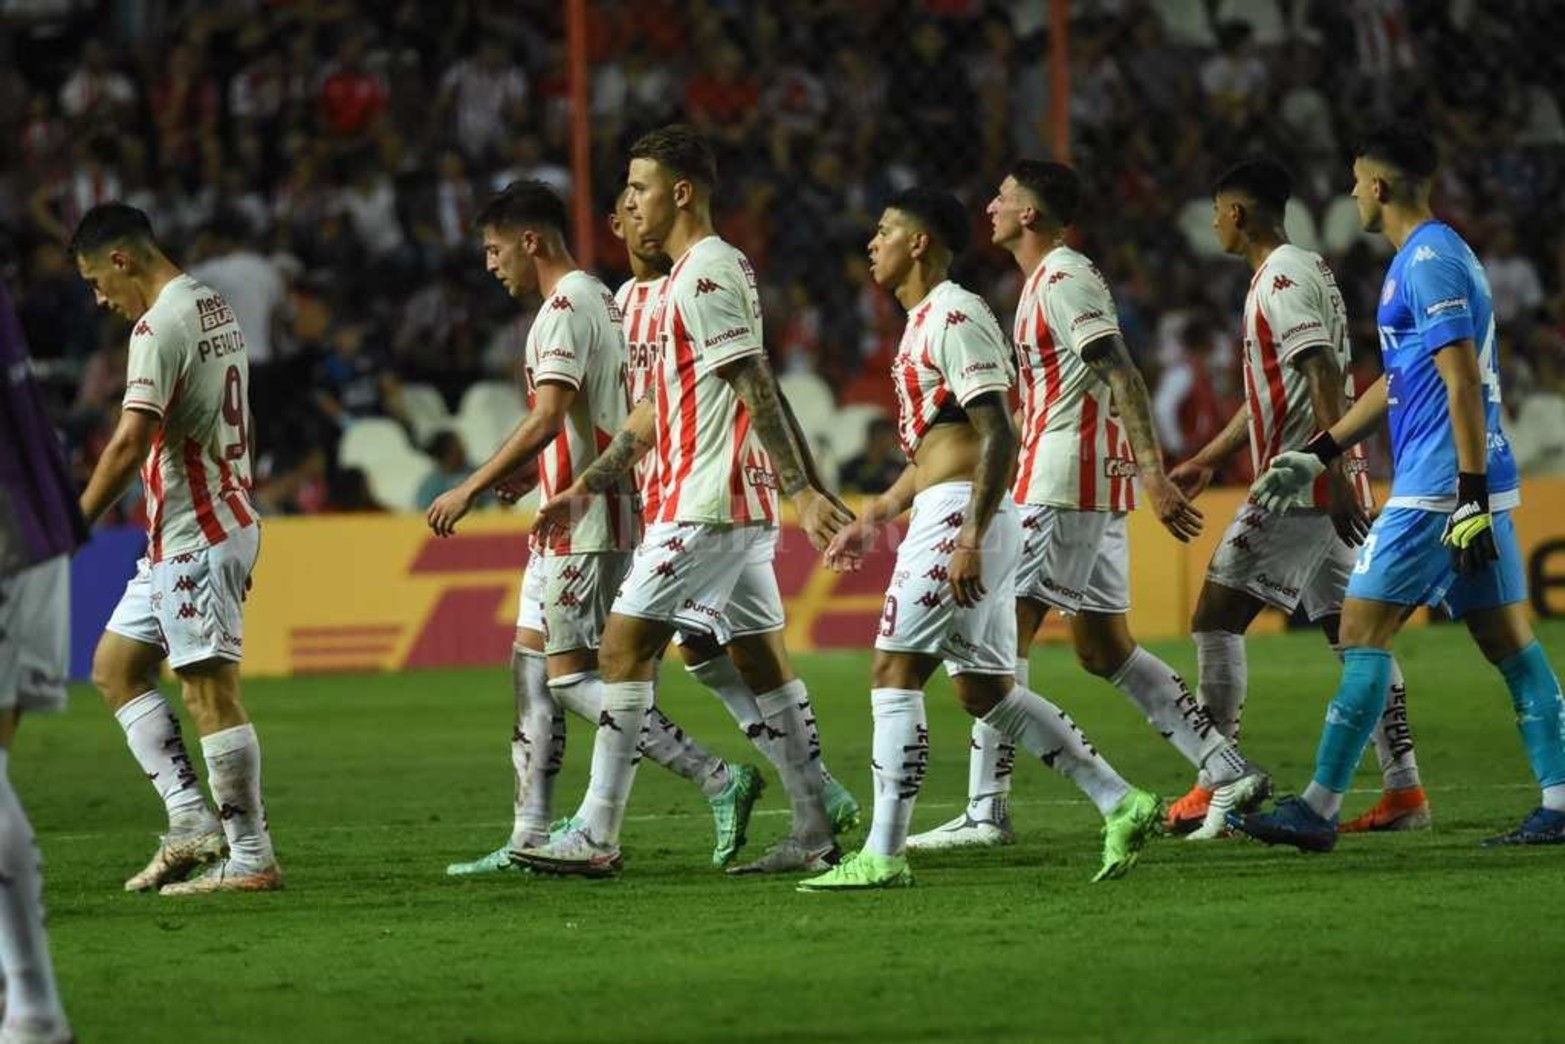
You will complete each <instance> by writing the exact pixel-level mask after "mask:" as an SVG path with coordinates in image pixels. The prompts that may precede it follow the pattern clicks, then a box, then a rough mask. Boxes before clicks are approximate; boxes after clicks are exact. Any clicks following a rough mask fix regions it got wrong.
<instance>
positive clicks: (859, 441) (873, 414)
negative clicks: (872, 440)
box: [826, 402, 886, 463]
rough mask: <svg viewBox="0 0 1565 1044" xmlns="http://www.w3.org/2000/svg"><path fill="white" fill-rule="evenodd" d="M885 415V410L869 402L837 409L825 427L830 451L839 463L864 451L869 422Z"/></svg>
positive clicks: (867, 438) (867, 437) (867, 439)
mask: <svg viewBox="0 0 1565 1044" xmlns="http://www.w3.org/2000/svg"><path fill="white" fill-rule="evenodd" d="M884 416H886V411H885V410H883V409H881V408H880V407H879V406H875V405H873V404H871V403H863V402H861V403H854V404H852V405H850V406H844V407H842V408H841V409H839V410H838V411H837V413H836V416H834V417H833V418H832V422H831V424H830V426H828V428H827V429H826V435H827V439H828V441H829V443H830V445H831V451H832V453H833V455H834V456H836V458H837V460H838V462H839V463H841V462H843V461H848V460H852V459H853V458H854V457H856V456H858V455H859V454H860V453H862V452H864V445H865V443H867V442H868V441H869V422H870V421H872V420H875V419H876V418H878V417H884Z"/></svg>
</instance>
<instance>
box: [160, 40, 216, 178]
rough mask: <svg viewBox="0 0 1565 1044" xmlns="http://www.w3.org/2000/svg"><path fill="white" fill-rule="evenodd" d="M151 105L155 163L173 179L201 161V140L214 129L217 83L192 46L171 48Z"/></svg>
mask: <svg viewBox="0 0 1565 1044" xmlns="http://www.w3.org/2000/svg"><path fill="white" fill-rule="evenodd" d="M151 102H152V113H153V120H154V122H155V123H156V125H157V132H158V139H157V140H158V162H159V163H160V165H161V166H162V169H163V170H164V171H165V172H167V173H168V174H169V176H171V177H172V176H174V175H175V174H176V172H178V171H179V170H181V169H182V168H188V167H190V166H193V165H194V164H195V163H196V162H197V161H198V160H199V159H200V156H199V155H198V151H197V146H198V144H199V142H200V140H201V138H202V137H204V136H205V135H207V134H209V133H211V132H212V131H214V130H216V129H217V113H218V92H217V84H216V82H215V81H214V80H213V79H212V77H211V76H210V75H209V74H208V73H207V71H206V69H205V68H204V67H203V58H202V55H201V54H200V53H199V52H198V51H197V50H196V49H195V47H194V46H192V45H191V44H189V43H186V42H183V41H181V42H180V43H176V44H175V45H174V48H173V50H171V51H170V52H169V55H168V62H167V69H166V71H165V72H164V74H163V75H162V76H161V77H160V78H159V79H158V80H157V81H156V82H155V83H154V84H153V85H152V91H151Z"/></svg>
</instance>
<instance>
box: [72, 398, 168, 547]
mask: <svg viewBox="0 0 1565 1044" xmlns="http://www.w3.org/2000/svg"><path fill="white" fill-rule="evenodd" d="M162 426H163V420H162V418H160V417H157V416H155V415H153V414H151V413H148V412H146V411H145V410H138V409H127V410H121V411H120V419H119V423H118V424H116V425H115V427H114V434H113V435H112V436H110V438H109V444H108V445H107V446H105V447H104V448H103V453H102V454H101V455H100V456H99V457H98V466H97V467H95V468H93V469H92V478H91V479H89V480H88V482H87V488H86V489H85V490H83V491H82V496H81V512H82V515H83V517H85V518H86V519H87V524H88V525H92V524H93V523H94V522H96V521H97V520H98V518H99V516H101V515H102V514H103V513H104V512H105V511H107V510H109V508H110V507H111V506H112V505H113V504H114V503H115V502H117V501H118V500H119V499H120V497H122V496H124V495H125V491H126V490H127V489H129V488H130V483H131V479H133V478H135V477H136V473H137V472H138V471H140V470H141V465H142V464H143V463H144V462H145V461H146V459H147V454H148V453H149V452H151V450H152V441H153V439H155V438H156V437H157V434H158V429H159V428H160V427H162Z"/></svg>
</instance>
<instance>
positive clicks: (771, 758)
mask: <svg viewBox="0 0 1565 1044" xmlns="http://www.w3.org/2000/svg"><path fill="white" fill-rule="evenodd" d="M685 670H686V671H688V672H689V673H690V676H691V677H692V678H694V679H695V680H696V681H698V682H700V683H701V684H702V685H704V686H706V688H707V689H709V690H710V691H711V693H712V695H714V696H716V697H717V698H718V700H719V701H720V702H721V703H722V705H723V706H724V707H726V708H728V713H729V714H730V715H732V716H733V719H734V721H735V723H737V724H738V726H739V729H740V731H742V732H743V733H744V734H745V738H746V739H748V740H749V741H750V742H751V743H752V744H753V745H754V746H755V749H756V750H758V751H760V752H761V755H762V756H763V757H765V758H766V760H767V761H768V762H770V763H771V765H772V767H773V768H775V769H777V770H778V772H779V773H781V772H782V763H783V760H784V754H783V750H782V745H781V744H780V743H779V742H778V740H777V738H776V737H774V736H773V735H772V734H771V733H770V732H768V731H767V728H766V723H765V722H764V721H762V720H761V708H760V707H759V706H758V705H757V704H756V702H755V693H754V692H752V691H751V689H750V686H749V685H747V684H746V683H745V680H744V677H743V676H742V675H741V674H740V673H739V668H737V667H735V666H734V661H733V660H731V659H730V658H729V657H728V655H727V654H726V653H725V654H721V655H718V656H714V657H712V658H711V659H710V660H707V661H706V662H704V663H698V664H696V665H695V666H694V667H686V668H685ZM809 699H810V695H809V693H808V692H807V691H806V692H805V693H804V694H803V695H801V696H800V700H801V702H804V703H808V702H809ZM804 715H805V717H809V718H813V717H814V716H815V708H814V707H813V706H809V707H806V708H804ZM817 742H819V738H818V737H817ZM820 766H821V777H822V778H823V779H825V780H827V781H828V782H829V781H830V780H831V772H830V771H829V770H828V769H827V768H826V762H825V760H824V759H821V760H820Z"/></svg>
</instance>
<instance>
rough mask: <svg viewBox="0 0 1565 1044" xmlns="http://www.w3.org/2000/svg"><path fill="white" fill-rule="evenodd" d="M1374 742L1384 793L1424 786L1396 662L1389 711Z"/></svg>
mask: <svg viewBox="0 0 1565 1044" xmlns="http://www.w3.org/2000/svg"><path fill="white" fill-rule="evenodd" d="M1371 738H1372V739H1373V740H1374V741H1375V760H1376V761H1377V762H1379V763H1380V778H1381V781H1382V783H1383V784H1384V786H1385V789H1387V790H1410V789H1412V788H1413V787H1417V786H1422V785H1423V784H1422V782H1421V781H1420V780H1419V777H1418V756H1417V755H1416V754H1414V752H1413V730H1412V727H1411V726H1409V725H1408V721H1407V682H1406V681H1404V680H1403V678H1402V668H1401V667H1400V666H1399V665H1398V664H1397V661H1396V660H1395V659H1394V658H1393V659H1392V661H1391V687H1390V688H1389V689H1388V690H1386V709H1385V710H1384V711H1382V712H1381V715H1380V721H1378V722H1377V723H1376V724H1375V731H1374V734H1373V735H1372V736H1371Z"/></svg>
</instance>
